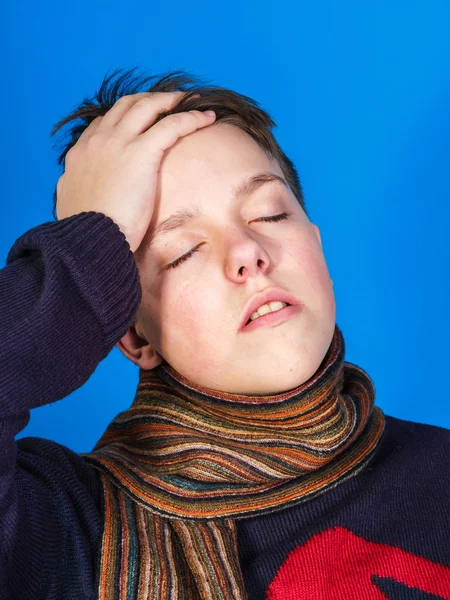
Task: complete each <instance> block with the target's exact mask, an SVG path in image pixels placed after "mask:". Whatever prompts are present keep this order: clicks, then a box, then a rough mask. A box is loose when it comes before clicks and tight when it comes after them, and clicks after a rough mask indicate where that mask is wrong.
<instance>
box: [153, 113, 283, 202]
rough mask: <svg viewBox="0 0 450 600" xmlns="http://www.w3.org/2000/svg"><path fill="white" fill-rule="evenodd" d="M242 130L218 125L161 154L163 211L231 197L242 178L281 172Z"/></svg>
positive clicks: (191, 135)
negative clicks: (162, 155)
mask: <svg viewBox="0 0 450 600" xmlns="http://www.w3.org/2000/svg"><path fill="white" fill-rule="evenodd" d="M274 163H275V161H273V159H271V157H269V156H268V155H267V154H266V153H265V152H264V151H263V150H262V149H261V148H260V147H259V146H258V144H257V143H256V141H255V140H254V139H253V138H252V137H251V136H250V135H249V134H247V133H246V132H245V131H243V130H242V129H239V128H238V127H236V126H234V125H229V124H225V123H220V122H219V123H217V124H215V125H211V126H209V127H206V128H204V129H200V130H197V131H195V132H193V133H192V134H189V135H187V136H184V137H182V138H180V139H179V140H178V141H177V142H176V143H175V144H174V146H172V147H171V148H170V149H169V150H168V151H167V152H166V153H165V155H164V158H163V160H162V162H161V168H160V181H159V196H160V200H161V202H162V204H163V206H162V208H165V206H166V205H167V206H168V205H169V204H170V206H171V208H178V207H179V205H180V204H183V203H186V202H192V201H194V200H195V201H196V202H199V201H200V202H201V201H202V200H206V199H208V198H211V194H214V198H216V199H217V197H218V195H221V196H222V195H223V199H225V198H231V195H232V190H233V188H234V187H235V186H237V185H239V184H240V183H241V181H242V179H243V178H244V177H245V176H249V175H252V174H256V173H259V172H264V171H273V172H275V173H278V174H279V175H282V171H281V169H280V167H279V166H278V165H277V164H274Z"/></svg>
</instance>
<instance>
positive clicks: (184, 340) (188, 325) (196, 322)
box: [161, 284, 218, 351]
mask: <svg viewBox="0 0 450 600" xmlns="http://www.w3.org/2000/svg"><path fill="white" fill-rule="evenodd" d="M217 305H218V302H217V299H216V300H215V299H214V298H213V297H212V296H211V289H205V287H204V286H202V287H200V286H199V285H198V284H195V285H194V284H192V285H184V286H183V287H182V289H180V290H178V291H177V292H176V293H173V294H171V298H170V300H169V299H168V298H166V299H165V302H164V307H163V308H162V313H161V338H162V342H163V343H165V344H166V345H168V346H169V345H170V348H171V350H172V351H173V349H174V348H175V349H178V351H180V350H181V348H183V349H184V350H185V351H187V349H188V348H189V347H192V346H198V345H199V344H200V345H201V346H203V340H204V339H205V338H206V339H208V338H209V337H210V336H211V334H212V332H213V330H214V327H213V325H214V324H215V323H216V320H217V309H215V307H217Z"/></svg>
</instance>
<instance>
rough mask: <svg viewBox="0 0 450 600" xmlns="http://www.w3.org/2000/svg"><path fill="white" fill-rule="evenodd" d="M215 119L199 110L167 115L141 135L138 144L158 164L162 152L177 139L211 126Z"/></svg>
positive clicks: (213, 116)
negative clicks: (143, 145)
mask: <svg viewBox="0 0 450 600" xmlns="http://www.w3.org/2000/svg"><path fill="white" fill-rule="evenodd" d="M215 118H216V115H215V114H214V115H209V116H208V115H205V113H204V112H202V111H201V110H190V111H188V112H180V113H176V114H174V115H168V116H167V117H164V119H161V121H158V123H156V125H153V127H151V128H150V129H149V130H148V131H146V132H145V133H143V134H142V135H141V136H140V137H139V143H143V144H145V145H146V146H147V147H148V148H149V150H148V152H149V156H150V157H151V160H152V161H153V160H154V161H155V162H157V163H158V164H159V162H160V161H161V159H162V156H163V154H164V152H165V151H166V150H168V149H169V148H171V147H172V146H173V145H174V144H175V142H176V141H177V140H178V139H179V138H181V137H184V136H185V135H188V134H189V133H193V132H194V131H196V130H197V129H201V128H202V127H206V126H208V125H211V124H212V123H214V120H215Z"/></svg>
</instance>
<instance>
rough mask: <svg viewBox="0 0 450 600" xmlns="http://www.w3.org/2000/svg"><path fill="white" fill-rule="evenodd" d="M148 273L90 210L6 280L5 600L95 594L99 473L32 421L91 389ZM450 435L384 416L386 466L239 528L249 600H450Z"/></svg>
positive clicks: (1, 502) (41, 230)
mask: <svg viewBox="0 0 450 600" xmlns="http://www.w3.org/2000/svg"><path fill="white" fill-rule="evenodd" d="M141 294H142V291H141V286H140V281H139V272H138V269H137V266H136V263H135V261H134V256H133V253H132V252H131V251H130V248H129V245H128V243H127V242H126V240H125V237H124V236H123V234H122V233H121V231H120V229H119V227H118V226H117V225H116V224H115V223H114V222H113V221H112V220H111V219H110V218H109V217H106V216H105V215H103V214H101V213H95V212H88V213H81V214H79V215H75V216H73V217H70V218H67V219H63V220H61V221H58V222H50V223H44V224H42V225H39V226H38V227H35V228H33V229H31V230H30V231H28V232H26V233H25V234H24V235H22V236H21V237H20V238H19V239H18V240H17V241H16V242H15V244H14V245H13V247H12V248H11V250H10V252H9V254H8V257H7V260H6V266H5V267H4V268H3V269H1V270H0V340H1V343H0V436H1V438H0V598H1V600H6V599H7V600H10V599H14V600H44V599H45V600H86V599H91V600H94V599H95V598H96V589H95V575H96V568H97V565H98V560H99V553H100V546H101V535H102V520H103V507H102V488H101V483H100V479H99V473H98V471H96V470H95V469H93V468H92V467H90V466H89V465H88V464H87V463H86V462H85V461H84V459H83V458H82V457H81V456H79V455H78V454H77V453H75V452H73V451H72V450H70V449H69V448H67V447H65V446H63V445H61V444H58V443H56V442H52V441H50V440H46V439H42V438H36V437H28V438H22V439H20V440H19V441H16V440H15V439H14V436H15V435H17V433H18V432H20V431H21V430H22V429H23V428H24V427H25V426H26V425H27V423H28V420H29V415H30V413H29V411H30V409H32V408H35V407H37V406H41V405H43V404H46V403H49V402H54V401H56V400H59V399H61V398H64V397H65V396H67V395H68V394H70V393H71V392H73V391H74V390H75V389H77V388H78V387H80V386H81V385H82V384H83V383H85V382H86V381H87V379H88V378H89V377H90V375H91V374H92V373H93V371H94V370H95V368H96V366H97V365H98V363H99V362H100V361H101V360H103V359H104V358H105V357H106V356H107V355H108V353H109V352H110V351H111V350H112V348H113V347H114V345H115V344H116V343H117V342H118V340H119V339H120V338H121V337H122V336H123V335H124V333H125V332H126V330H127V329H128V327H129V325H130V324H131V322H132V321H133V318H134V315H135V312H136V310H137V307H138V305H139V302H140V300H141ZM449 492H450V431H449V430H447V429H444V428H441V427H437V426H431V425H424V424H419V423H414V422H410V421H405V420H401V419H397V418H394V417H390V416H386V429H385V432H384V434H383V437H382V440H381V443H380V445H379V448H378V450H377V452H376V454H375V456H374V457H373V458H372V459H371V461H370V462H369V463H368V465H366V467H365V468H364V469H363V470H362V471H361V472H359V473H358V474H357V475H354V476H353V477H350V478H349V479H346V480H344V481H341V482H339V483H338V484H337V485H335V486H333V487H332V488H330V489H328V490H327V491H326V492H324V493H322V494H321V495H320V496H318V497H317V498H315V499H310V500H308V501H306V502H303V503H301V504H299V505H298V506H297V507H292V508H289V509H284V510H280V511H278V512H275V513H273V514H271V515H268V516H262V517H253V518H250V519H243V520H239V521H238V546H239V559H240V563H241V566H242V570H243V573H244V579H245V585H246V588H247V591H248V597H249V600H264V599H265V598H267V599H271V600H321V599H327V600H328V599H333V600H351V599H358V600H359V599H362V600H372V599H373V600H379V599H380V600H381V599H384V598H389V599H391V600H394V599H402V600H413V599H414V600H419V599H420V600H424V599H429V600H431V599H435V598H446V599H450V500H449Z"/></svg>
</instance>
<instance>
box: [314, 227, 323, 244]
mask: <svg viewBox="0 0 450 600" xmlns="http://www.w3.org/2000/svg"><path fill="white" fill-rule="evenodd" d="M311 224H312V226H313V227H314V231H315V232H316V236H317V239H318V240H319V242H320V245H321V246H322V238H321V237H320V229H319V228H318V227H317V225H316V224H315V223H311Z"/></svg>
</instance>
